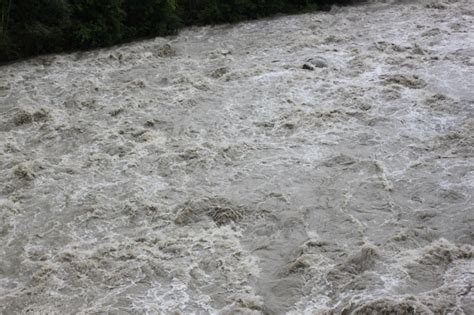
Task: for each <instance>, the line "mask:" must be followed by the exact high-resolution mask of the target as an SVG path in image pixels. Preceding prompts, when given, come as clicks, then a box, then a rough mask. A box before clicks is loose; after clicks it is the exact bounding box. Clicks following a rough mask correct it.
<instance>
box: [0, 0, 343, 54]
mask: <svg viewBox="0 0 474 315" xmlns="http://www.w3.org/2000/svg"><path fill="white" fill-rule="evenodd" d="M348 2H350V0H0V62H2V61H8V60H14V59H17V58H21V57H26V56H31V55H36V54H42V53H50V52H60V51H69V50H75V49H88V48H95V47H103V46H108V45H112V44H115V43H120V42H124V41H129V40H132V39H134V38H140V37H146V36H161V35H169V34H173V33H176V32H177V30H178V29H179V28H180V27H182V26H186V25H203V24H215V23H232V22H237V21H241V20H245V19H254V18H259V17H263V16H268V15H271V14H275V13H294V12H299V11H302V10H308V9H316V8H324V7H325V6H328V5H330V4H334V3H337V4H345V3H348Z"/></svg>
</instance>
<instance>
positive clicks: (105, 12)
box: [70, 0, 125, 48]
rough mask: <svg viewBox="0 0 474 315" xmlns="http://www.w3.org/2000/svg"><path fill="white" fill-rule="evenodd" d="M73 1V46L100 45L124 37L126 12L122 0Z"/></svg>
mask: <svg viewBox="0 0 474 315" xmlns="http://www.w3.org/2000/svg"><path fill="white" fill-rule="evenodd" d="M71 3H72V4H71V7H72V16H71V20H72V23H71V29H70V36H71V38H70V45H71V46H73V47H81V48H84V47H85V48H88V47H99V46H105V45H110V44H113V43H116V42H118V41H120V40H121V39H122V38H123V33H122V32H123V20H124V17H125V12H124V11H123V10H122V0H75V1H71Z"/></svg>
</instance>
